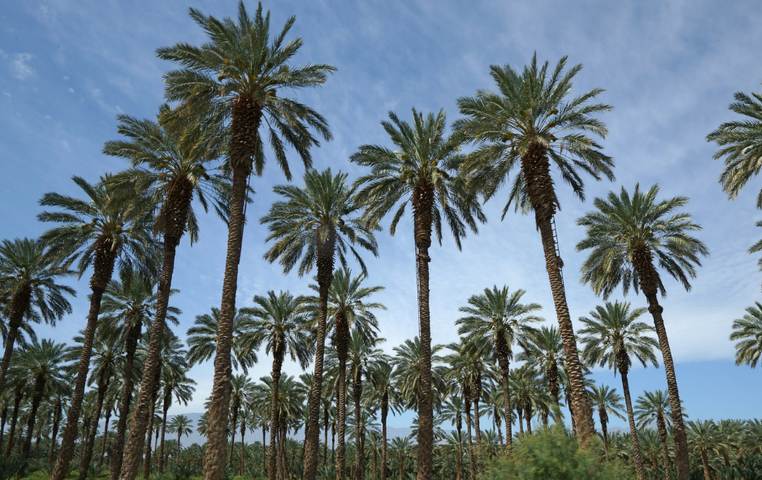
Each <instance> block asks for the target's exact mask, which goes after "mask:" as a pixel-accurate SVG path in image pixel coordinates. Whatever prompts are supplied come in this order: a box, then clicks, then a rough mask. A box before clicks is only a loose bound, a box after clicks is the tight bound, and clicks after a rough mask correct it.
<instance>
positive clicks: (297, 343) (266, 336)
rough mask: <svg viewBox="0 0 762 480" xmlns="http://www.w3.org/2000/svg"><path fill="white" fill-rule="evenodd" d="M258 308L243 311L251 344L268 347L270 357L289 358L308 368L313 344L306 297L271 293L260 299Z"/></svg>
mask: <svg viewBox="0 0 762 480" xmlns="http://www.w3.org/2000/svg"><path fill="white" fill-rule="evenodd" d="M254 304H255V306H254V307H250V308H244V309H242V310H241V314H242V315H245V316H246V317H248V320H246V334H245V336H246V337H247V338H248V340H247V342H250V345H252V346H255V345H257V346H258V345H261V344H262V343H264V344H265V351H266V352H267V353H272V354H273V356H274V357H280V358H281V359H282V358H283V356H284V355H289V356H290V357H291V359H292V360H294V361H298V362H299V364H300V365H301V366H302V368H305V367H306V365H307V364H308V363H309V359H310V356H311V354H312V343H313V342H312V339H311V337H310V331H309V328H307V325H308V324H309V321H310V319H309V317H308V311H307V309H306V306H305V299H304V297H295V296H294V295H292V294H291V293H289V292H278V293H276V292H274V291H272V290H270V291H269V292H267V295H266V296H262V295H256V296H255V297H254Z"/></svg>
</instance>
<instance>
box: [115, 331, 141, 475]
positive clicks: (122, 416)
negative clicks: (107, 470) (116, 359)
mask: <svg viewBox="0 0 762 480" xmlns="http://www.w3.org/2000/svg"><path fill="white" fill-rule="evenodd" d="M142 327H143V325H142V324H141V323H140V322H138V323H133V324H132V325H130V327H129V329H128V331H127V337H126V338H125V341H124V352H125V356H124V369H123V370H122V382H123V383H122V392H121V394H120V398H119V419H118V420H117V423H116V437H115V438H114V442H113V445H112V448H111V452H110V454H109V455H110V457H111V458H110V460H111V480H117V479H118V478H119V473H120V472H121V471H122V454H123V452H124V437H125V434H126V432H127V417H128V416H129V414H130V404H131V403H132V390H133V389H134V385H133V383H134V382H133V381H132V378H133V377H132V372H133V371H134V370H135V352H136V351H137V347H138V341H139V340H140V333H141V330H142Z"/></svg>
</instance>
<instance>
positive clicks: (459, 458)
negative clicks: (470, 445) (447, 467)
mask: <svg viewBox="0 0 762 480" xmlns="http://www.w3.org/2000/svg"><path fill="white" fill-rule="evenodd" d="M462 423H463V419H462V418H461V417H460V412H458V414H457V415H456V417H455V430H456V431H457V432H458V451H457V453H456V458H455V480H463V425H462Z"/></svg>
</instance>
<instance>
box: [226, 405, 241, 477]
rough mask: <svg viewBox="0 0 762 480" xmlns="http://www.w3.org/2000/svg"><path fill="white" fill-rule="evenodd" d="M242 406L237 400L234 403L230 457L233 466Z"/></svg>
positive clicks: (229, 461) (231, 421) (229, 460)
mask: <svg viewBox="0 0 762 480" xmlns="http://www.w3.org/2000/svg"><path fill="white" fill-rule="evenodd" d="M240 408H241V407H240V404H239V401H238V399H235V400H234V401H233V408H232V409H231V410H233V418H232V419H231V420H230V455H229V457H228V463H229V464H230V465H231V466H232V465H233V450H234V449H235V434H236V432H237V429H238V413H239V409H240Z"/></svg>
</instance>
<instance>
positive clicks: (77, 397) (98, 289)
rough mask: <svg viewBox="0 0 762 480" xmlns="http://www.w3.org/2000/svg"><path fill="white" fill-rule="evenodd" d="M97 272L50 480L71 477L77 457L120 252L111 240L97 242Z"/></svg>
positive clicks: (95, 269)
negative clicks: (104, 306) (93, 358)
mask: <svg viewBox="0 0 762 480" xmlns="http://www.w3.org/2000/svg"><path fill="white" fill-rule="evenodd" d="M97 243H98V245H96V253H95V262H94V272H93V276H92V278H91V279H90V291H91V293H90V310H89V311H88V313H87V324H86V326H85V334H84V338H83V340H82V354H81V356H80V358H79V365H77V378H76V380H75V381H74V392H73V394H72V397H71V406H70V407H69V412H68V414H67V416H66V427H65V428H64V432H63V437H62V439H61V449H60V450H59V452H58V458H57V459H56V463H55V465H54V466H53V472H52V473H51V474H50V480H63V479H64V478H65V477H66V476H67V475H68V473H69V464H70V463H71V458H72V456H73V455H74V442H75V441H76V439H77V431H78V429H79V428H78V427H79V415H80V412H81V410H82V400H83V399H84V396H85V382H86V381H87V373H88V371H89V370H90V355H91V354H92V351H93V340H94V337H95V330H96V327H97V326H98V314H99V313H100V311H101V299H102V298H103V292H104V291H105V290H106V284H108V282H109V280H111V274H112V273H113V271H114V263H115V261H116V254H117V252H116V251H115V250H114V249H112V247H111V245H110V243H108V240H106V241H102V240H100V239H99V240H98V241H97Z"/></svg>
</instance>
